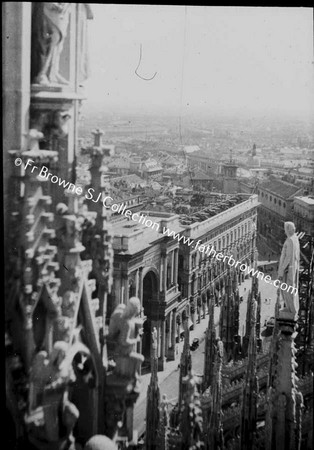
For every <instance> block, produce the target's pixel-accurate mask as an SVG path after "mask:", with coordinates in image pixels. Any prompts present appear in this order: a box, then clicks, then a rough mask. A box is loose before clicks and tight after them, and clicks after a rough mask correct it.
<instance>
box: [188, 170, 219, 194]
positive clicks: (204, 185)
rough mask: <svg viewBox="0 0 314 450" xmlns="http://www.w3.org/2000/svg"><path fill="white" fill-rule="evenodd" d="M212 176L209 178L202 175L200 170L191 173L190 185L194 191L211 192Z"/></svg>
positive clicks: (205, 174)
mask: <svg viewBox="0 0 314 450" xmlns="http://www.w3.org/2000/svg"><path fill="white" fill-rule="evenodd" d="M214 178H215V177H214V175H212V176H210V175H208V174H207V173H204V172H203V171H201V170H196V171H194V172H192V173H191V183H192V186H193V189H195V190H202V189H208V190H211V188H212V184H213V180H214Z"/></svg>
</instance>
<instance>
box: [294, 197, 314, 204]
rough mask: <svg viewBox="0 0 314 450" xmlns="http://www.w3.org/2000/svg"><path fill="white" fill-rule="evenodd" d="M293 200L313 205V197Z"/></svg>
mask: <svg viewBox="0 0 314 450" xmlns="http://www.w3.org/2000/svg"><path fill="white" fill-rule="evenodd" d="M294 199H295V200H301V201H302V202H303V203H307V204H308V205H314V198H313V197H294Z"/></svg>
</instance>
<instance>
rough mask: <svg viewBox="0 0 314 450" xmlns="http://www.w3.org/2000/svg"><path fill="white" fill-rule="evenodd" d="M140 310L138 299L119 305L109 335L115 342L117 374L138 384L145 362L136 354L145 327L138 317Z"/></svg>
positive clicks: (133, 298)
mask: <svg viewBox="0 0 314 450" xmlns="http://www.w3.org/2000/svg"><path fill="white" fill-rule="evenodd" d="M140 310H141V303H140V300H139V299H138V298H137V297H132V298H130V300H129V302H128V304H127V305H123V304H121V305H118V306H117V307H116V309H115V310H114V312H113V313H112V316H111V318H110V323H109V335H108V339H112V340H113V341H114V342H115V353H116V357H115V363H116V366H115V373H116V374H117V375H118V376H121V377H123V378H129V379H130V380H134V379H135V380H136V382H137V381H138V380H139V370H140V366H141V364H142V362H143V361H144V357H143V355H141V354H140V353H137V352H136V344H137V343H138V342H139V340H140V336H141V333H142V326H143V320H142V319H140V318H139V317H138V315H139V314H140ZM136 387H138V384H137V383H136Z"/></svg>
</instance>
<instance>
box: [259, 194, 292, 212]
mask: <svg viewBox="0 0 314 450" xmlns="http://www.w3.org/2000/svg"><path fill="white" fill-rule="evenodd" d="M258 195H261V196H262V198H264V197H265V199H266V200H268V194H267V193H265V194H264V192H262V193H261V191H258ZM269 201H273V196H272V195H270V196H269ZM274 204H275V205H276V204H277V198H276V197H274ZM278 205H279V206H281V200H278ZM282 206H283V207H284V208H285V207H286V203H285V202H282Z"/></svg>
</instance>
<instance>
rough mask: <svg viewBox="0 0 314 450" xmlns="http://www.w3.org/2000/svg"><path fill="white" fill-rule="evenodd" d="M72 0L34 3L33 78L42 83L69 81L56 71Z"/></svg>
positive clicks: (65, 82)
mask: <svg viewBox="0 0 314 450" xmlns="http://www.w3.org/2000/svg"><path fill="white" fill-rule="evenodd" d="M70 10H71V3H59V2H38V3H33V18H32V82H34V83H36V84H40V85H42V86H51V85H60V84H61V85H66V84H69V83H68V81H67V80H65V79H64V78H63V77H62V76H61V75H60V73H59V65H60V56H61V53H62V50H63V45H64V40H65V37H66V35H67V29H68V25H69V16H70Z"/></svg>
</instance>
